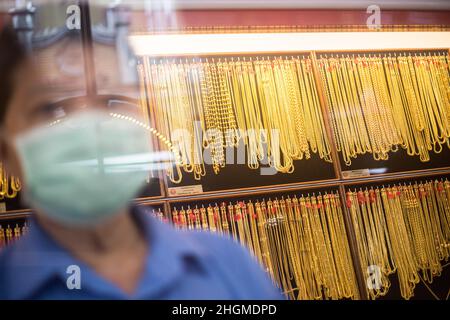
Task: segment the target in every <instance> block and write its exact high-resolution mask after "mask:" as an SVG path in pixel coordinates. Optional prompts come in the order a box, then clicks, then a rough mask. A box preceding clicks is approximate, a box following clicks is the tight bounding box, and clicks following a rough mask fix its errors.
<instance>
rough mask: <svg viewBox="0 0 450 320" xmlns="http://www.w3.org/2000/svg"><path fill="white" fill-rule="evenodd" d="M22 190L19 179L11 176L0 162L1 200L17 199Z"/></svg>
mask: <svg viewBox="0 0 450 320" xmlns="http://www.w3.org/2000/svg"><path fill="white" fill-rule="evenodd" d="M21 188H22V185H21V183H20V181H19V179H18V178H16V177H14V176H11V175H9V174H8V173H7V172H6V170H5V168H4V167H3V164H2V163H1V162H0V200H3V199H5V198H10V199H11V198H14V197H16V196H17V193H18V192H19V191H20V189H21Z"/></svg>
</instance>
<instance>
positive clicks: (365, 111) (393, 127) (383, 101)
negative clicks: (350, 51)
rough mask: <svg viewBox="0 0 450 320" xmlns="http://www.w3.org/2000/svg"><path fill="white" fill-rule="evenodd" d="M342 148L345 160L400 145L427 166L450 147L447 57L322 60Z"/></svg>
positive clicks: (380, 154)
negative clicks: (434, 157)
mask: <svg viewBox="0 0 450 320" xmlns="http://www.w3.org/2000/svg"><path fill="white" fill-rule="evenodd" d="M318 65H319V70H320V74H321V78H322V82H323V83H324V85H325V94H326V98H327V102H328V107H329V113H330V115H331V120H332V121H331V122H332V129H333V132H334V135H335V140H336V144H337V149H338V151H340V152H341V153H342V157H343V159H344V162H345V163H346V164H347V165H350V164H351V159H352V158H355V157H356V156H357V155H360V154H365V153H367V152H368V153H372V154H373V157H374V158H375V159H376V160H386V159H387V158H388V152H389V151H395V150H397V149H398V147H399V146H400V147H402V148H403V149H405V150H406V152H407V154H408V155H410V156H419V157H420V160H421V161H423V162H425V161H429V159H430V155H429V153H430V151H434V152H435V153H439V152H441V151H442V147H443V145H444V144H446V145H447V146H448V147H450V140H449V138H450V75H449V56H448V54H420V55H417V54H413V53H409V54H398V55H397V54H394V55H391V54H383V55H380V54H378V55H375V56H374V55H369V56H366V55H363V56H361V55H356V56H355V55H351V56H350V55H345V56H344V55H342V56H337V57H333V56H332V57H331V58H330V57H327V56H321V57H320V59H319V60H318Z"/></svg>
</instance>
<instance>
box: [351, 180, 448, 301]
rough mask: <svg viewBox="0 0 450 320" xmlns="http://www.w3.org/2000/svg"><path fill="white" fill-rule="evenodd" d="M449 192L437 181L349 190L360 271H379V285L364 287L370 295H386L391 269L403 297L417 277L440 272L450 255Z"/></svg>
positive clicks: (428, 277) (427, 277) (411, 291)
mask: <svg viewBox="0 0 450 320" xmlns="http://www.w3.org/2000/svg"><path fill="white" fill-rule="evenodd" d="M449 190H450V183H449V182H448V181H447V180H445V181H442V180H441V181H434V182H433V181H431V182H424V183H422V182H414V183H409V184H398V185H394V186H389V187H384V186H383V187H381V188H379V187H376V188H375V189H374V188H371V189H370V190H367V189H366V190H364V191H363V190H362V189H361V190H359V191H357V190H354V191H348V192H347V205H348V207H349V209H350V213H351V216H352V220H353V225H354V227H355V231H356V237H357V242H358V254H359V258H360V261H361V269H362V271H363V273H365V274H366V273H367V272H368V270H370V268H371V266H375V267H377V268H379V270H380V271H381V275H380V276H381V278H380V279H378V281H376V282H378V284H377V285H375V286H373V287H372V288H370V287H369V286H367V292H368V294H369V296H370V297H371V298H376V297H378V296H381V295H384V294H386V293H387V290H388V289H389V286H390V283H389V280H388V278H387V276H388V275H390V274H392V273H393V272H395V271H396V272H397V275H398V280H399V284H400V291H401V294H402V296H403V297H404V298H405V299H409V298H411V297H412V296H413V295H414V287H415V285H416V284H417V283H418V282H419V281H420V280H421V279H422V280H423V281H425V282H427V283H432V282H433V278H434V277H435V276H438V275H440V273H441V271H442V261H448V259H449V258H450V229H449V221H450V220H449V216H450V215H449V213H450V211H449V208H450V202H449V197H448V195H449V194H448V191H449ZM366 271H367V272H366ZM420 273H421V274H422V275H420ZM368 276H370V274H368Z"/></svg>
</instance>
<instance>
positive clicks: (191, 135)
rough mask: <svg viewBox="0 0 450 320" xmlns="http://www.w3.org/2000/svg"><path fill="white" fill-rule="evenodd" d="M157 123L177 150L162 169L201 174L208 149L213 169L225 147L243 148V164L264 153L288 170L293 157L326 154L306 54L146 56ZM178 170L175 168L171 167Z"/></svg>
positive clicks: (144, 68) (173, 176) (144, 76)
mask: <svg viewBox="0 0 450 320" xmlns="http://www.w3.org/2000/svg"><path fill="white" fill-rule="evenodd" d="M138 70H139V73H140V77H139V78H140V81H141V89H142V90H145V91H146V93H147V94H146V95H143V98H145V101H146V103H144V104H143V105H144V108H145V106H148V110H146V112H145V113H146V114H147V115H148V117H151V116H153V117H154V118H155V121H156V128H157V129H158V130H159V131H160V132H161V134H162V135H163V136H166V137H169V138H168V140H170V142H171V145H172V146H173V149H175V153H176V154H179V155H180V159H179V161H177V162H176V163H174V168H175V169H174V168H169V169H168V172H167V174H168V177H169V179H170V180H171V181H172V182H174V183H179V182H180V181H181V179H182V173H181V170H183V171H185V172H189V173H193V174H194V178H195V179H196V180H200V179H201V177H202V176H204V175H205V163H207V162H206V160H207V159H205V158H204V156H206V155H207V154H209V155H210V158H211V159H209V160H210V161H211V162H210V163H211V165H212V168H213V170H214V172H215V173H218V172H219V171H220V169H221V168H223V167H224V166H225V162H226V161H225V159H226V152H227V151H226V150H227V149H226V148H227V147H235V148H240V146H241V145H242V147H243V148H244V150H245V151H246V157H247V160H246V163H247V165H248V167H249V168H252V169H257V168H258V167H259V165H260V163H261V162H262V161H267V163H268V164H269V165H270V166H272V167H274V168H275V169H276V170H278V171H279V172H284V173H292V172H293V170H294V165H293V161H294V160H301V159H309V158H310V157H311V153H317V154H318V155H319V157H320V158H322V159H324V160H325V161H328V162H331V150H330V145H329V141H328V139H327V137H326V135H325V125H324V120H323V116H322V113H321V111H320V102H319V97H318V92H317V88H316V86H315V82H314V77H313V74H312V66H311V60H310V58H308V57H278V58H275V57H271V58H268V57H250V58H242V59H241V58H225V59H219V60H215V59H193V60H192V61H189V62H188V61H187V60H184V61H182V60H177V61H175V60H172V61H168V60H159V61H158V62H157V61H151V60H150V58H149V57H144V58H143V64H142V65H140V67H139V68H138ZM175 170H176V173H175Z"/></svg>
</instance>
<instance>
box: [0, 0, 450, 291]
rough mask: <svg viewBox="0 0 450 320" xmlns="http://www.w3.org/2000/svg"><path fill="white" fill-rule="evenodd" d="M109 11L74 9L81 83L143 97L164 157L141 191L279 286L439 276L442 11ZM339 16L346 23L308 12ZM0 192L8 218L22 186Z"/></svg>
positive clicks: (379, 285) (144, 202) (106, 92)
mask: <svg viewBox="0 0 450 320" xmlns="http://www.w3.org/2000/svg"><path fill="white" fill-rule="evenodd" d="M81 9H82V12H84V13H83V14H84V15H85V17H90V15H89V11H87V10H89V7H88V6H82V7H81ZM91 10H92V8H91ZM108 10H109V11H107V12H108V13H109V14H111V15H114V14H115V15H116V16H115V17H116V18H117V19H119V20H118V21H120V23H117V24H116V25H115V26H116V29H114V28H112V29H110V30H106V29H105V28H103V29H102V28H100V27H98V26H97V27H95V24H92V25H93V27H92V28H90V26H91V22H90V20H89V19H87V20H86V18H85V20H84V22H85V23H87V24H82V31H81V36H82V41H81V42H82V43H81V44H80V45H82V46H84V48H87V49H88V51H87V55H86V54H85V56H84V59H87V60H88V62H86V61H85V62H84V63H85V65H87V66H88V67H87V68H86V69H85V70H86V72H87V73H88V74H87V75H86V76H85V78H86V81H88V82H87V83H89V81H91V82H93V83H95V85H88V87H89V88H91V90H92V88H95V92H91V93H90V94H95V95H100V96H104V97H106V98H108V97H109V98H110V100H111V101H117V100H118V101H121V102H122V103H125V102H126V103H131V104H134V105H135V106H138V107H139V108H141V109H142V111H143V113H144V115H145V118H146V120H147V122H148V126H149V128H151V130H150V131H151V133H152V135H150V139H151V140H152V141H153V143H154V146H155V148H157V149H158V150H162V151H165V152H169V153H171V154H172V155H173V158H172V160H171V162H170V165H169V166H168V167H166V168H165V169H164V170H161V171H158V172H156V173H154V175H152V177H151V179H149V183H148V185H147V187H146V188H145V190H143V192H142V194H141V195H139V197H138V198H137V199H135V203H136V204H137V205H139V206H145V207H149V208H150V207H151V208H152V209H148V210H150V213H151V214H154V215H156V216H157V217H158V218H159V219H161V220H163V221H165V222H167V223H172V224H174V226H175V227H176V228H179V229H196V230H202V231H207V232H216V233H218V234H220V235H221V236H225V237H230V238H231V239H233V240H234V241H237V242H239V243H241V244H242V245H244V246H245V247H247V248H249V250H250V251H251V253H252V254H253V255H254V257H255V258H256V259H257V260H258V261H259V262H260V263H261V264H262V266H263V267H264V268H265V269H266V271H267V272H268V273H269V274H270V276H271V278H272V280H273V282H274V283H275V284H276V285H278V286H279V287H280V288H281V289H282V290H283V292H284V293H285V295H286V297H288V298H290V299H375V298H383V299H385V298H388V299H389V298H391V299H397V298H404V299H410V298H413V297H419V298H436V297H442V296H443V295H444V294H445V293H446V290H447V291H448V288H447V287H448V283H449V281H448V278H449V269H448V268H446V267H447V265H448V258H449V255H450V229H449V228H450V184H449V182H448V181H447V179H448V177H449V175H450V160H449V159H450V158H449V156H450V140H449V139H450V73H449V70H450V69H449V63H450V56H449V55H450V51H449V47H450V27H449V26H450V20H449V18H448V15H447V16H446V15H442V13H440V12H435V13H434V14H433V13H432V12H423V13H422V14H423V16H422V18H423V19H425V20H426V19H428V21H433V25H417V21H420V19H418V20H415V19H413V18H411V20H407V19H406V20H405V19H404V17H403V16H400V15H399V13H398V12H396V11H391V12H389V11H388V12H386V13H384V14H385V15H386V17H390V18H391V20H392V21H398V22H397V23H395V22H394V23H392V24H391V25H389V26H383V28H381V29H379V28H378V29H367V27H366V26H365V25H362V20H361V19H360V18H358V17H360V13H358V12H353V13H351V12H339V11H332V10H329V11H325V12H319V11H314V10H313V11H312V12H309V13H305V11H304V10H291V11H288V10H278V11H277V10H273V11H270V10H262V11H261V10H259V11H258V10H236V11H234V13H233V14H234V15H231V14H230V13H229V12H228V11H224V12H221V11H220V10H218V11H207V10H206V11H202V10H184V11H183V10H182V11H180V12H177V17H182V18H183V19H180V20H181V21H183V23H184V24H185V25H182V26H180V25H177V26H174V25H173V24H171V23H168V25H167V26H166V27H165V28H162V29H161V28H160V29H158V28H153V27H152V26H149V25H148V23H149V21H153V22H154V21H157V17H154V16H152V14H153V13H152V12H150V13H148V12H147V13H146V12H145V11H143V10H141V9H136V8H135V9H134V10H131V11H127V10H126V9H125V8H124V7H120V6H119V7H114V8H113V9H111V8H109V9H108ZM294 12H296V15H295V14H294ZM333 14H334V15H335V16H337V17H339V18H336V21H335V22H337V21H341V19H342V17H344V16H347V17H350V21H352V22H351V23H354V25H352V26H349V25H347V24H346V25H343V24H341V25H336V24H337V23H335V24H333V25H332V23H330V24H329V25H322V26H317V25H314V24H313V23H312V22H311V21H316V20H317V19H313V18H309V20H308V18H307V17H308V15H312V16H315V17H316V18H317V17H320V16H322V17H324V16H333ZM416 14H419V13H416ZM218 16H220V17H222V18H223V20H221V21H222V23H221V25H219V26H217V25H216V24H215V23H214V20H215V18H214V17H218ZM236 16H237V17H239V16H240V17H247V16H248V17H252V19H250V21H252V22H251V23H250V22H249V24H251V25H245V26H236V25H234V24H233V21H234V19H235V18H236ZM419 16H420V14H419ZM151 17H153V19H152V18H151ZM233 17H234V18H233ZM267 17H270V19H267ZM299 17H302V18H303V19H305V20H304V21H310V22H311V23H309V24H310V25H300V24H299V23H298V19H300V18H299ZM166 18H167V17H166ZM169 20H170V19H169ZM240 21H244V20H240ZM282 21H288V22H289V23H290V24H289V25H285V23H283V22H282ZM288 22H286V23H288ZM202 23H204V24H203V25H202ZM207 24H208V25H207ZM282 24H283V25H282ZM85 29H88V31H86V30H85ZM102 32H103V33H102ZM96 35H97V36H96ZM123 35H125V36H126V40H127V41H126V42H127V43H129V44H130V46H131V47H130V48H128V47H127V48H128V49H130V50H131V49H133V51H134V52H135V53H136V57H133V58H132V57H131V56H126V55H127V52H128V51H127V50H123V48H122V49H117V47H116V49H117V50H118V51H119V52H120V54H119V56H118V57H116V58H117V59H118V61H121V62H122V63H119V65H121V69H120V68H119V69H117V70H116V71H115V72H112V71H111V70H106V69H105V67H102V64H101V63H97V61H101V60H102V57H104V56H105V53H104V52H106V51H108V48H109V47H111V46H113V47H114V45H116V44H117V43H122V44H123V41H124V39H123V38H120V37H121V36H123ZM102 37H103V38H102ZM96 40H97V42H96ZM102 40H103V41H102ZM108 46H109V47H108ZM47 47H49V48H51V45H48V44H47ZM41 50H44V49H41ZM117 50H116V51H115V52H117ZM112 51H113V53H114V50H112ZM102 52H103V53H102ZM113 53H108V54H109V55H113ZM124 55H125V57H124ZM89 61H90V62H89ZM124 61H125V62H126V63H128V67H130V66H131V67H132V68H134V70H135V71H136V73H135V75H134V76H133V72H131V71H130V70H129V68H126V67H123V63H124ZM89 66H90V67H89ZM102 70H105V73H104V74H103V75H102ZM106 71H107V72H106ZM118 74H120V75H121V76H120V77H117V75H118ZM133 77H134V82H133ZM110 78H114V79H112V80H111V79H110ZM108 79H109V80H108ZM120 79H126V80H127V83H125V84H124V83H121V81H120ZM97 89H98V90H97ZM118 92H119V93H120V94H118ZM124 93H125V94H124ZM4 177H7V176H6V175H4ZM10 180H11V179H10ZM5 181H6V182H3V186H5V185H7V184H8V178H7V179H6V180H5ZM12 182H13V185H14V184H15V181H12ZM0 201H3V202H4V203H5V204H6V206H5V207H4V208H3V209H4V211H5V212H3V213H0V219H1V221H0V222H1V225H3V226H4V230H11V229H8V227H7V225H8V224H9V225H10V226H11V228H13V225H15V223H16V221H17V220H15V219H22V218H25V217H26V216H28V215H30V214H31V213H30V212H29V210H27V209H26V208H23V207H21V205H20V191H19V192H18V195H17V196H16V197H11V196H9V197H8V196H7V194H6V193H5V194H4V195H3V198H2V199H1V200H0ZM80 201H82V199H80ZM0 209H1V208H0ZM9 220H10V221H11V222H9ZM5 228H6V229H5ZM17 228H22V229H23V230H25V231H26V226H25V229H24V227H23V226H21V225H20V224H18V225H17ZM22 229H21V230H22ZM17 230H19V229H17ZM17 230H16V231H17ZM13 232H14V229H13ZM10 234H11V232H10V231H8V235H10ZM0 237H1V233H0ZM5 237H6V233H5ZM9 237H10V238H11V236H9ZM8 239H9V238H8ZM8 241H12V240H8ZM369 280H370V281H369ZM435 292H438V294H436V293H435Z"/></svg>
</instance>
